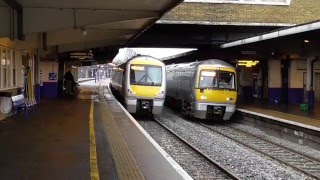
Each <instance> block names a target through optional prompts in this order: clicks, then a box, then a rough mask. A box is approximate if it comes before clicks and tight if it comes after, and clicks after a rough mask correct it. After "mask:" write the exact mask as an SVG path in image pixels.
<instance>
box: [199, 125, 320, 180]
mask: <svg viewBox="0 0 320 180" xmlns="http://www.w3.org/2000/svg"><path fill="white" fill-rule="evenodd" d="M199 124H200V125H202V126H204V127H206V128H208V129H209V130H210V131H213V132H215V133H217V134H220V135H222V136H224V137H226V138H228V139H231V140H232V141H235V142H237V143H239V144H241V145H243V146H245V147H247V148H250V149H253V150H254V151H256V152H258V153H260V154H263V155H265V156H268V157H269V158H271V159H273V160H276V161H278V162H280V163H282V164H285V165H287V166H289V167H291V168H293V169H294V170H296V171H299V172H301V173H303V174H305V175H306V176H308V177H310V178H313V179H320V160H319V159H316V158H313V157H310V156H308V155H305V154H302V153H299V152H297V151H294V150H292V149H289V148H287V147H285V146H282V145H279V144H275V143H273V142H271V141H269V140H266V139H263V138H260V137H258V136H256V135H253V134H250V133H248V132H245V131H242V130H239V129H237V128H233V127H231V126H229V125H224V126H212V125H207V124H203V123H199Z"/></svg>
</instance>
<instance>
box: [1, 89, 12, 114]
mask: <svg viewBox="0 0 320 180" xmlns="http://www.w3.org/2000/svg"><path fill="white" fill-rule="evenodd" d="M11 94H12V93H11V92H0V112H1V113H3V114H9V113H10V112H11V109H12V100H11Z"/></svg>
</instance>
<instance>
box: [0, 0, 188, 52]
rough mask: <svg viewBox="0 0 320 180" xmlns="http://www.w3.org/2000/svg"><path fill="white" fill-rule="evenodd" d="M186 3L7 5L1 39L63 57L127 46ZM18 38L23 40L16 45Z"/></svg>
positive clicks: (98, 0) (133, 0)
mask: <svg viewBox="0 0 320 180" xmlns="http://www.w3.org/2000/svg"><path fill="white" fill-rule="evenodd" d="M180 2H182V0H3V1H0V22H1V26H0V37H10V38H11V39H15V41H14V43H15V44H14V45H15V46H16V47H18V48H26V47H31V48H34V47H39V45H40V46H42V47H51V46H58V49H59V52H66V51H73V50H79V49H88V48H94V47H105V46H114V45H120V46H122V45H125V44H127V43H128V42H130V41H132V40H134V39H135V38H136V37H137V36H138V35H139V34H141V33H142V32H143V31H144V30H145V29H147V28H148V27H149V26H151V25H152V24H153V23H155V22H156V21H157V20H158V19H160V18H161V17H162V16H163V15H164V14H165V13H166V12H167V11H169V10H170V9H172V8H173V7H175V6H176V5H178V4H179V3H180ZM16 39H19V40H16Z"/></svg>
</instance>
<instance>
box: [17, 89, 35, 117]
mask: <svg viewBox="0 0 320 180" xmlns="http://www.w3.org/2000/svg"><path fill="white" fill-rule="evenodd" d="M11 100H12V111H13V115H14V114H16V113H18V112H19V111H22V110H24V111H25V115H27V109H29V108H32V110H33V111H34V105H35V104H36V101H35V99H33V100H30V99H25V98H24V95H23V94H19V95H16V96H12V97H11Z"/></svg>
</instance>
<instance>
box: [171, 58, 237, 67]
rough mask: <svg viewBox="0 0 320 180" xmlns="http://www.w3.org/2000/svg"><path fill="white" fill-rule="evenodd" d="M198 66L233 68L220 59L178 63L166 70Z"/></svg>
mask: <svg viewBox="0 0 320 180" xmlns="http://www.w3.org/2000/svg"><path fill="white" fill-rule="evenodd" d="M200 65H215V66H219V67H229V68H235V67H234V66H232V65H231V64H229V63H227V62H225V61H222V60H220V59H208V60H204V61H196V62H191V63H179V64H171V65H168V66H167V67H168V68H183V67H184V68H186V67H194V66H196V67H198V66H200Z"/></svg>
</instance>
